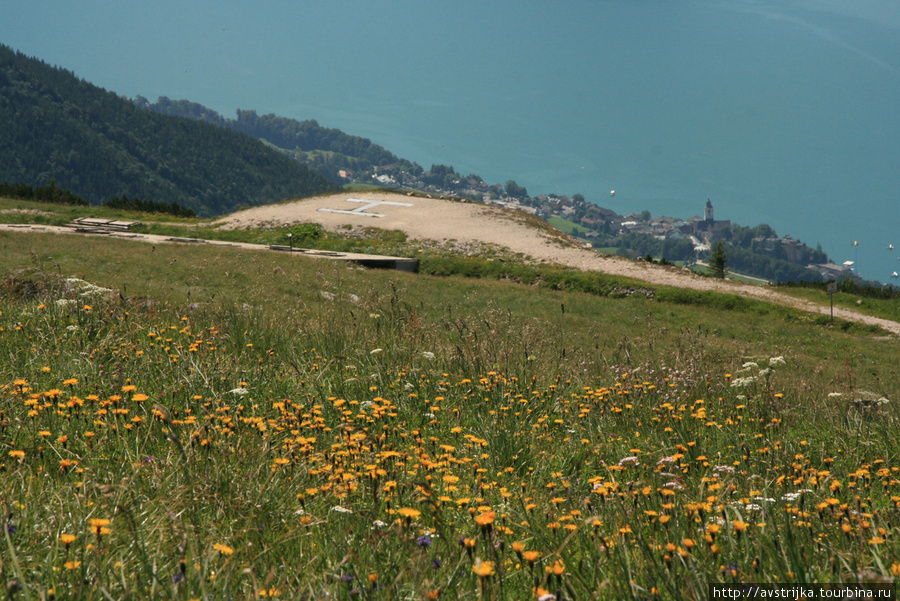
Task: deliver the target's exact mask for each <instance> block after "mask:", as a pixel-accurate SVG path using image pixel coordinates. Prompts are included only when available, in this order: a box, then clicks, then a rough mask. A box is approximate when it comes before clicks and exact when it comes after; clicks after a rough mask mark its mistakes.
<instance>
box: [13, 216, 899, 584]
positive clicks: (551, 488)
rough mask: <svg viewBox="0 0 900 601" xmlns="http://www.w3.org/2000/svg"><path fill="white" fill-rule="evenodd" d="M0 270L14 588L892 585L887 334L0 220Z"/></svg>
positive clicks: (895, 353) (782, 313)
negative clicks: (28, 229)
mask: <svg viewBox="0 0 900 601" xmlns="http://www.w3.org/2000/svg"><path fill="white" fill-rule="evenodd" d="M0 256H2V257H3V258H4V271H3V273H2V274H0V277H2V285H0V348H3V349H4V352H3V353H2V354H0V449H2V452H0V464H2V470H3V471H2V472H0V479H2V481H3V488H2V490H3V493H2V496H0V504H2V510H3V512H2V515H3V516H4V518H3V519H4V521H5V523H4V525H5V529H4V531H5V532H6V535H5V539H4V541H3V543H2V544H0V559H2V567H0V569H2V572H3V573H2V576H3V578H4V580H3V581H4V582H7V583H8V584H7V586H8V590H13V589H15V592H14V595H15V596H16V598H31V599H39V598H49V597H50V595H51V591H52V594H53V595H54V596H55V598H72V599H88V598H100V597H104V598H115V599H146V598H148V597H151V596H152V597H157V596H159V597H162V598H169V599H199V598H207V596H208V595H212V596H213V597H214V598H235V599H258V598H261V597H269V598H271V597H274V598H281V599H321V598H334V599H358V598H363V599H397V598H424V599H434V598H447V599H453V598H470V599H526V598H534V597H535V596H540V595H542V594H545V593H552V594H554V595H556V596H557V598H559V599H563V598H566V599H584V598H597V599H629V598H630V599H655V598H661V599H683V598H697V599H701V598H706V597H707V588H706V586H707V584H708V583H727V582H782V583H785V582H815V583H825V582H847V583H856V582H860V581H879V580H888V579H891V578H896V577H898V576H900V543H898V540H897V536H898V532H900V456H898V437H897V432H898V423H897V419H898V409H897V401H896V399H897V398H898V392H900V390H898V388H900V383H898V380H897V377H896V369H897V367H896V366H897V365H898V364H900V348H898V345H897V343H896V338H889V337H885V336H883V335H881V334H880V333H879V332H873V331H871V330H869V329H867V328H862V327H859V326H850V325H848V326H847V327H846V329H843V328H831V327H827V326H826V325H824V324H823V323H821V320H817V319H813V318H811V317H808V316H804V315H802V314H799V313H796V312H790V311H786V310H781V309H774V308H771V307H769V308H767V307H765V306H762V305H760V304H758V303H743V302H735V301H733V300H732V299H730V298H729V297H721V296H718V295H713V294H703V295H700V294H696V295H694V294H693V293H689V292H686V291H677V290H666V289H662V288H659V289H658V290H657V294H656V295H655V296H654V298H652V299H651V298H648V297H647V296H645V295H642V294H632V295H627V294H617V295H597V294H586V293H579V292H563V291H559V290H549V289H545V288H542V287H540V286H539V285H538V282H533V283H532V284H531V285H526V284H517V283H512V282H509V281H496V280H492V279H477V280H476V279H471V278H458V277H437V276H429V275H422V274H418V275H416V274H405V273H399V272H373V271H367V270H361V269H359V268H355V267H352V266H347V265H343V264H336V263H331V262H327V261H315V260H308V259H303V258H300V257H295V256H288V255H285V254H282V253H272V252H248V251H242V250H240V249H233V248H219V247H217V248H206V247H202V246H178V245H157V246H156V247H150V246H148V245H146V244H138V243H133V242H129V241H127V240H119V239H111V238H84V237H80V236H75V235H57V236H50V235H46V234H35V233H18V232H17V233H4V232H0ZM435 258H436V260H437V259H440V257H439V256H436V257H435ZM451 259H453V260H456V259H454V258H453V257H446V258H445V260H451ZM473 260H479V259H477V258H475V259H473ZM597 278H599V280H598V281H600V282H601V284H603V281H602V280H603V276H597ZM623 284H627V282H623V281H621V280H614V281H612V282H611V283H609V285H610V286H611V287H619V288H620V289H622V286H623ZM632 284H634V285H635V286H638V285H639V284H637V283H632ZM688 297H690V299H692V302H685V301H686V299H687V298H688ZM865 391H867V392H865ZM883 399H885V400H886V399H891V402H885V401H884V400H883ZM9 587H12V588H9Z"/></svg>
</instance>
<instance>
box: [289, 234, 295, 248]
mask: <svg viewBox="0 0 900 601" xmlns="http://www.w3.org/2000/svg"><path fill="white" fill-rule="evenodd" d="M288 244H289V245H290V247H291V252H294V234H291V233H290V232H288Z"/></svg>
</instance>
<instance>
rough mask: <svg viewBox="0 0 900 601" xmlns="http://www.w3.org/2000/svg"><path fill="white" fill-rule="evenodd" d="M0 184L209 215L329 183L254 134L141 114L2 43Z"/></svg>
mask: <svg viewBox="0 0 900 601" xmlns="http://www.w3.org/2000/svg"><path fill="white" fill-rule="evenodd" d="M0 124H2V129H3V135H2V136H0V182H9V183H24V184H28V185H33V186H41V185H46V184H47V183H49V182H50V181H51V179H54V178H55V181H56V183H57V184H58V185H59V186H60V187H61V188H65V189H67V190H71V191H72V192H73V193H75V194H77V195H78V196H81V197H83V198H85V199H87V200H89V201H90V202H92V203H95V204H96V203H101V202H103V201H105V200H108V199H110V198H113V197H119V196H125V195H127V196H132V197H140V198H145V199H148V200H151V201H156V202H164V203H171V202H177V203H178V204H180V205H183V206H185V207H188V208H190V209H193V210H194V211H196V212H197V213H198V214H200V215H213V214H220V213H225V212H228V211H231V210H234V209H235V208H237V207H240V206H252V205H259V204H265V203H271V202H277V201H280V200H284V199H287V198H291V197H300V196H308V195H311V194H315V193H318V192H322V191H324V190H327V189H329V188H332V187H333V184H331V183H330V182H329V181H328V180H327V179H326V178H324V177H322V176H321V175H319V174H316V173H313V172H312V171H311V170H309V169H308V168H307V167H305V166H303V165H300V164H298V163H297V162H296V161H293V160H291V159H290V158H289V157H286V156H284V155H283V154H282V153H279V152H277V151H276V150H274V149H271V148H269V147H267V146H266V145H265V144H263V143H261V142H260V141H259V140H256V139H253V138H252V137H250V136H248V135H245V134H242V133H240V132H237V131H232V130H229V129H224V128H222V127H217V126H215V125H212V124H210V123H205V122H202V121H197V120H190V119H180V118H174V117H170V116H166V115H160V114H156V113H153V112H151V111H146V110H141V109H140V108H138V107H136V106H134V104H133V103H132V102H130V101H128V100H127V99H124V98H120V97H119V96H117V95H116V94H114V93H112V92H108V91H106V90H103V89H101V88H99V87H97V86H94V85H92V84H90V83H88V82H86V81H84V80H82V79H79V78H78V77H76V76H75V75H74V74H73V73H71V72H69V71H66V70H63V69H60V68H56V67H51V66H49V65H47V64H46V63H44V62H42V61H39V60H37V59H33V58H29V57H27V56H25V55H23V54H21V53H17V52H14V51H13V50H11V49H10V48H8V47H6V46H2V45H0Z"/></svg>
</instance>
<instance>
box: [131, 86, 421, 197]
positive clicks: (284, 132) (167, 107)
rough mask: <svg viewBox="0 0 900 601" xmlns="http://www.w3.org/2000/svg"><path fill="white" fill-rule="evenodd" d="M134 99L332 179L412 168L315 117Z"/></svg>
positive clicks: (386, 152) (135, 101)
mask: <svg viewBox="0 0 900 601" xmlns="http://www.w3.org/2000/svg"><path fill="white" fill-rule="evenodd" d="M133 102H134V104H135V105H136V106H138V107H140V108H144V109H148V110H151V111H154V112H157V113H162V114H164V115H171V116H175V117H185V118H188V119H196V120H198V121H204V122H207V123H213V124H215V125H219V126H222V127H227V128H229V129H233V130H236V131H239V132H241V133H245V134H247V135H250V136H253V137H254V138H258V139H260V140H265V141H266V142H268V143H269V144H271V145H272V146H275V147H277V148H278V149H280V150H281V151H282V152H284V153H286V154H288V155H289V156H291V157H292V158H293V159H295V160H296V161H298V162H299V163H301V164H303V165H306V166H307V167H309V168H310V169H312V170H314V171H316V172H317V173H319V174H321V175H324V176H325V177H328V178H329V179H331V180H332V181H334V182H340V181H341V180H342V178H341V177H340V175H339V173H338V172H339V171H341V170H344V171H353V172H357V171H360V172H362V171H370V170H373V169H376V168H378V167H385V166H388V165H390V166H391V167H392V169H391V171H392V172H393V171H394V170H396V169H397V168H400V169H415V166H414V165H413V164H412V163H410V162H409V161H406V160H404V159H401V158H399V157H397V156H396V155H395V154H393V153H391V152H389V151H387V150H386V149H385V148H383V147H381V146H379V145H377V144H374V143H372V141H371V140H369V139H368V138H361V137H359V136H351V135H349V134H346V133H344V132H342V131H341V130H339V129H334V128H328V127H322V126H321V125H319V123H318V122H317V121H315V120H306V121H297V120H296V119H290V118H287V117H279V116H277V115H272V114H269V115H258V114H257V113H256V111H252V110H246V111H245V110H240V109H238V111H237V116H236V118H235V119H226V118H224V117H222V116H221V115H220V114H218V113H217V112H216V111H214V110H212V109H209V108H207V107H205V106H203V105H202V104H198V103H196V102H191V101H189V100H171V99H169V98H166V97H165V96H161V97H159V98H158V99H157V101H156V102H150V101H149V100H147V99H146V98H144V97H142V96H138V97H137V98H135V99H134V101H133ZM419 170H420V171H421V168H419Z"/></svg>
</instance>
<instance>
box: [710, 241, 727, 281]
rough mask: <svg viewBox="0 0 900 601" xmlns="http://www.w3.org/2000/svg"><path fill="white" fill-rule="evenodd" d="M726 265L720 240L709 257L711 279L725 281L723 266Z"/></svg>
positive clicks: (725, 255) (723, 246)
mask: <svg viewBox="0 0 900 601" xmlns="http://www.w3.org/2000/svg"><path fill="white" fill-rule="evenodd" d="M727 263H728V255H727V254H726V253H725V245H724V244H723V243H722V241H721V240H720V241H719V242H716V245H715V246H714V247H713V251H712V254H711V255H709V267H710V269H712V274H713V277H716V278H719V279H725V265H726V264H727Z"/></svg>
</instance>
